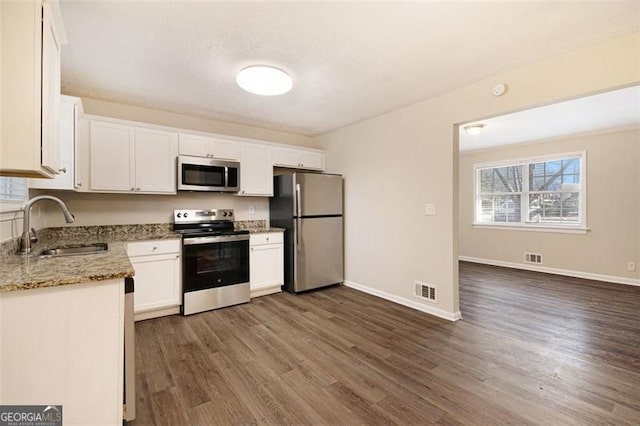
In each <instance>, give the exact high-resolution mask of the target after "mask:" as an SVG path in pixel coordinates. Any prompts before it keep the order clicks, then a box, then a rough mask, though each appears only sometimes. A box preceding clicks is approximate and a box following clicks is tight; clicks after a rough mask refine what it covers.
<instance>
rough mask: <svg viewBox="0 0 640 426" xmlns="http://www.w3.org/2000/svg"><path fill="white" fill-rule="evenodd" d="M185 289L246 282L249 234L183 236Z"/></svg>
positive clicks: (183, 279)
mask: <svg viewBox="0 0 640 426" xmlns="http://www.w3.org/2000/svg"><path fill="white" fill-rule="evenodd" d="M183 244H184V247H183V249H184V250H183V271H182V286H183V291H184V292H185V293H188V292H192V291H198V290H205V289H211V288H216V287H224V286H228V285H233V284H240V283H248V282H249V236H248V235H224V236H215V237H193V238H188V237H187V238H185V239H184V240H183Z"/></svg>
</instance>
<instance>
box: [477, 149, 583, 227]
mask: <svg viewBox="0 0 640 426" xmlns="http://www.w3.org/2000/svg"><path fill="white" fill-rule="evenodd" d="M570 157H579V159H580V190H579V191H578V193H579V197H580V202H579V211H578V219H579V220H578V222H576V223H570V222H556V223H554V222H526V221H523V218H525V215H528V211H529V194H530V193H538V192H540V191H531V190H530V187H529V171H528V167H529V165H530V164H533V163H541V162H549V161H559V160H563V159H566V158H570ZM509 166H523V168H524V170H523V176H522V188H523V191H521V192H519V193H517V192H513V193H511V194H520V221H519V222H481V221H480V220H479V218H480V217H481V214H482V199H481V196H480V195H481V193H480V172H481V171H482V170H486V169H491V168H498V167H509ZM542 192H546V191H542ZM549 192H554V191H549ZM473 209H474V212H473V226H474V227H482V228H493V229H512V230H520V231H542V232H545V231H546V232H564V233H586V232H587V231H588V230H589V228H588V227H587V223H588V222H587V151H574V152H562V153H557V154H546V155H539V156H535V157H526V158H517V159H507V160H498V161H491V162H483V163H475V164H474V165H473Z"/></svg>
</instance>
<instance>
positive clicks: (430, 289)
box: [413, 281, 438, 302]
mask: <svg viewBox="0 0 640 426" xmlns="http://www.w3.org/2000/svg"><path fill="white" fill-rule="evenodd" d="M413 283H414V284H415V286H416V296H417V297H419V298H421V299H425V300H428V301H430V302H437V301H438V299H437V292H436V288H435V287H434V286H432V285H429V284H427V283H423V282H420V281H414V282H413Z"/></svg>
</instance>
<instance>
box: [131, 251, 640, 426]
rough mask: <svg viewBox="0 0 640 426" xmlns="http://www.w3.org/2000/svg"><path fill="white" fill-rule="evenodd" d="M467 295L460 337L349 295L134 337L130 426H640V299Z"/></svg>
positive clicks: (516, 292) (503, 272)
mask: <svg viewBox="0 0 640 426" xmlns="http://www.w3.org/2000/svg"><path fill="white" fill-rule="evenodd" d="M460 287H461V288H460V297H461V308H462V313H463V318H464V319H463V320H462V321H458V322H456V323H451V322H448V321H445V320H440V319H438V318H435V317H432V316H430V315H427V314H424V313H421V312H418V311H415V310H412V309H409V308H405V307H403V306H399V305H396V304H393V303H391V302H388V301H385V300H382V299H379V298H376V297H374V296H370V295H367V294H364V293H360V292H358V291H355V290H352V289H349V288H346V287H332V288H327V289H323V290H321V291H316V292H311V293H306V294H302V295H297V296H294V295H291V294H288V293H281V294H277V295H271V296H265V297H261V298H258V299H254V300H252V302H251V303H249V304H244V305H240V306H235V307H230V308H226V309H221V310H216V311H211V312H206V313H202V314H198V315H193V316H190V317H181V316H177V315H175V316H170V317H164V318H158V319H153V320H147V321H142V322H138V323H137V324H136V339H137V341H136V362H137V365H136V366H137V396H138V405H137V419H136V421H135V422H133V424H134V425H164V424H166V425H216V424H220V425H226V424H314V425H316V424H318V425H320V424H328V425H352V424H368V425H378V424H402V425H405V424H438V425H455V424H465V425H466V424H482V425H488V424H518V425H521V424H540V425H548V424H580V425H586V424H640V364H639V363H638V362H639V361H638V359H639V358H640V346H639V345H640V320H639V319H638V313H639V312H640V288H634V287H627V286H622V285H614V284H606V283H599V282H594V281H587V280H577V279H572V278H566V277H556V276H552V275H546V274H537V273H531V272H523V271H514V270H508V269H502V268H495V267H490V266H483V265H474V264H469V263H462V264H461V267H460Z"/></svg>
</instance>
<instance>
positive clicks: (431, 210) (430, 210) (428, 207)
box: [424, 203, 436, 216]
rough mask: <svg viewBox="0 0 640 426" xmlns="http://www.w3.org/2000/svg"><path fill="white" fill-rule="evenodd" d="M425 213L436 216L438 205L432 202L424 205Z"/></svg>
mask: <svg viewBox="0 0 640 426" xmlns="http://www.w3.org/2000/svg"><path fill="white" fill-rule="evenodd" d="M424 214H425V216H435V215H436V205H435V204H432V203H428V204H425V205H424Z"/></svg>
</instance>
